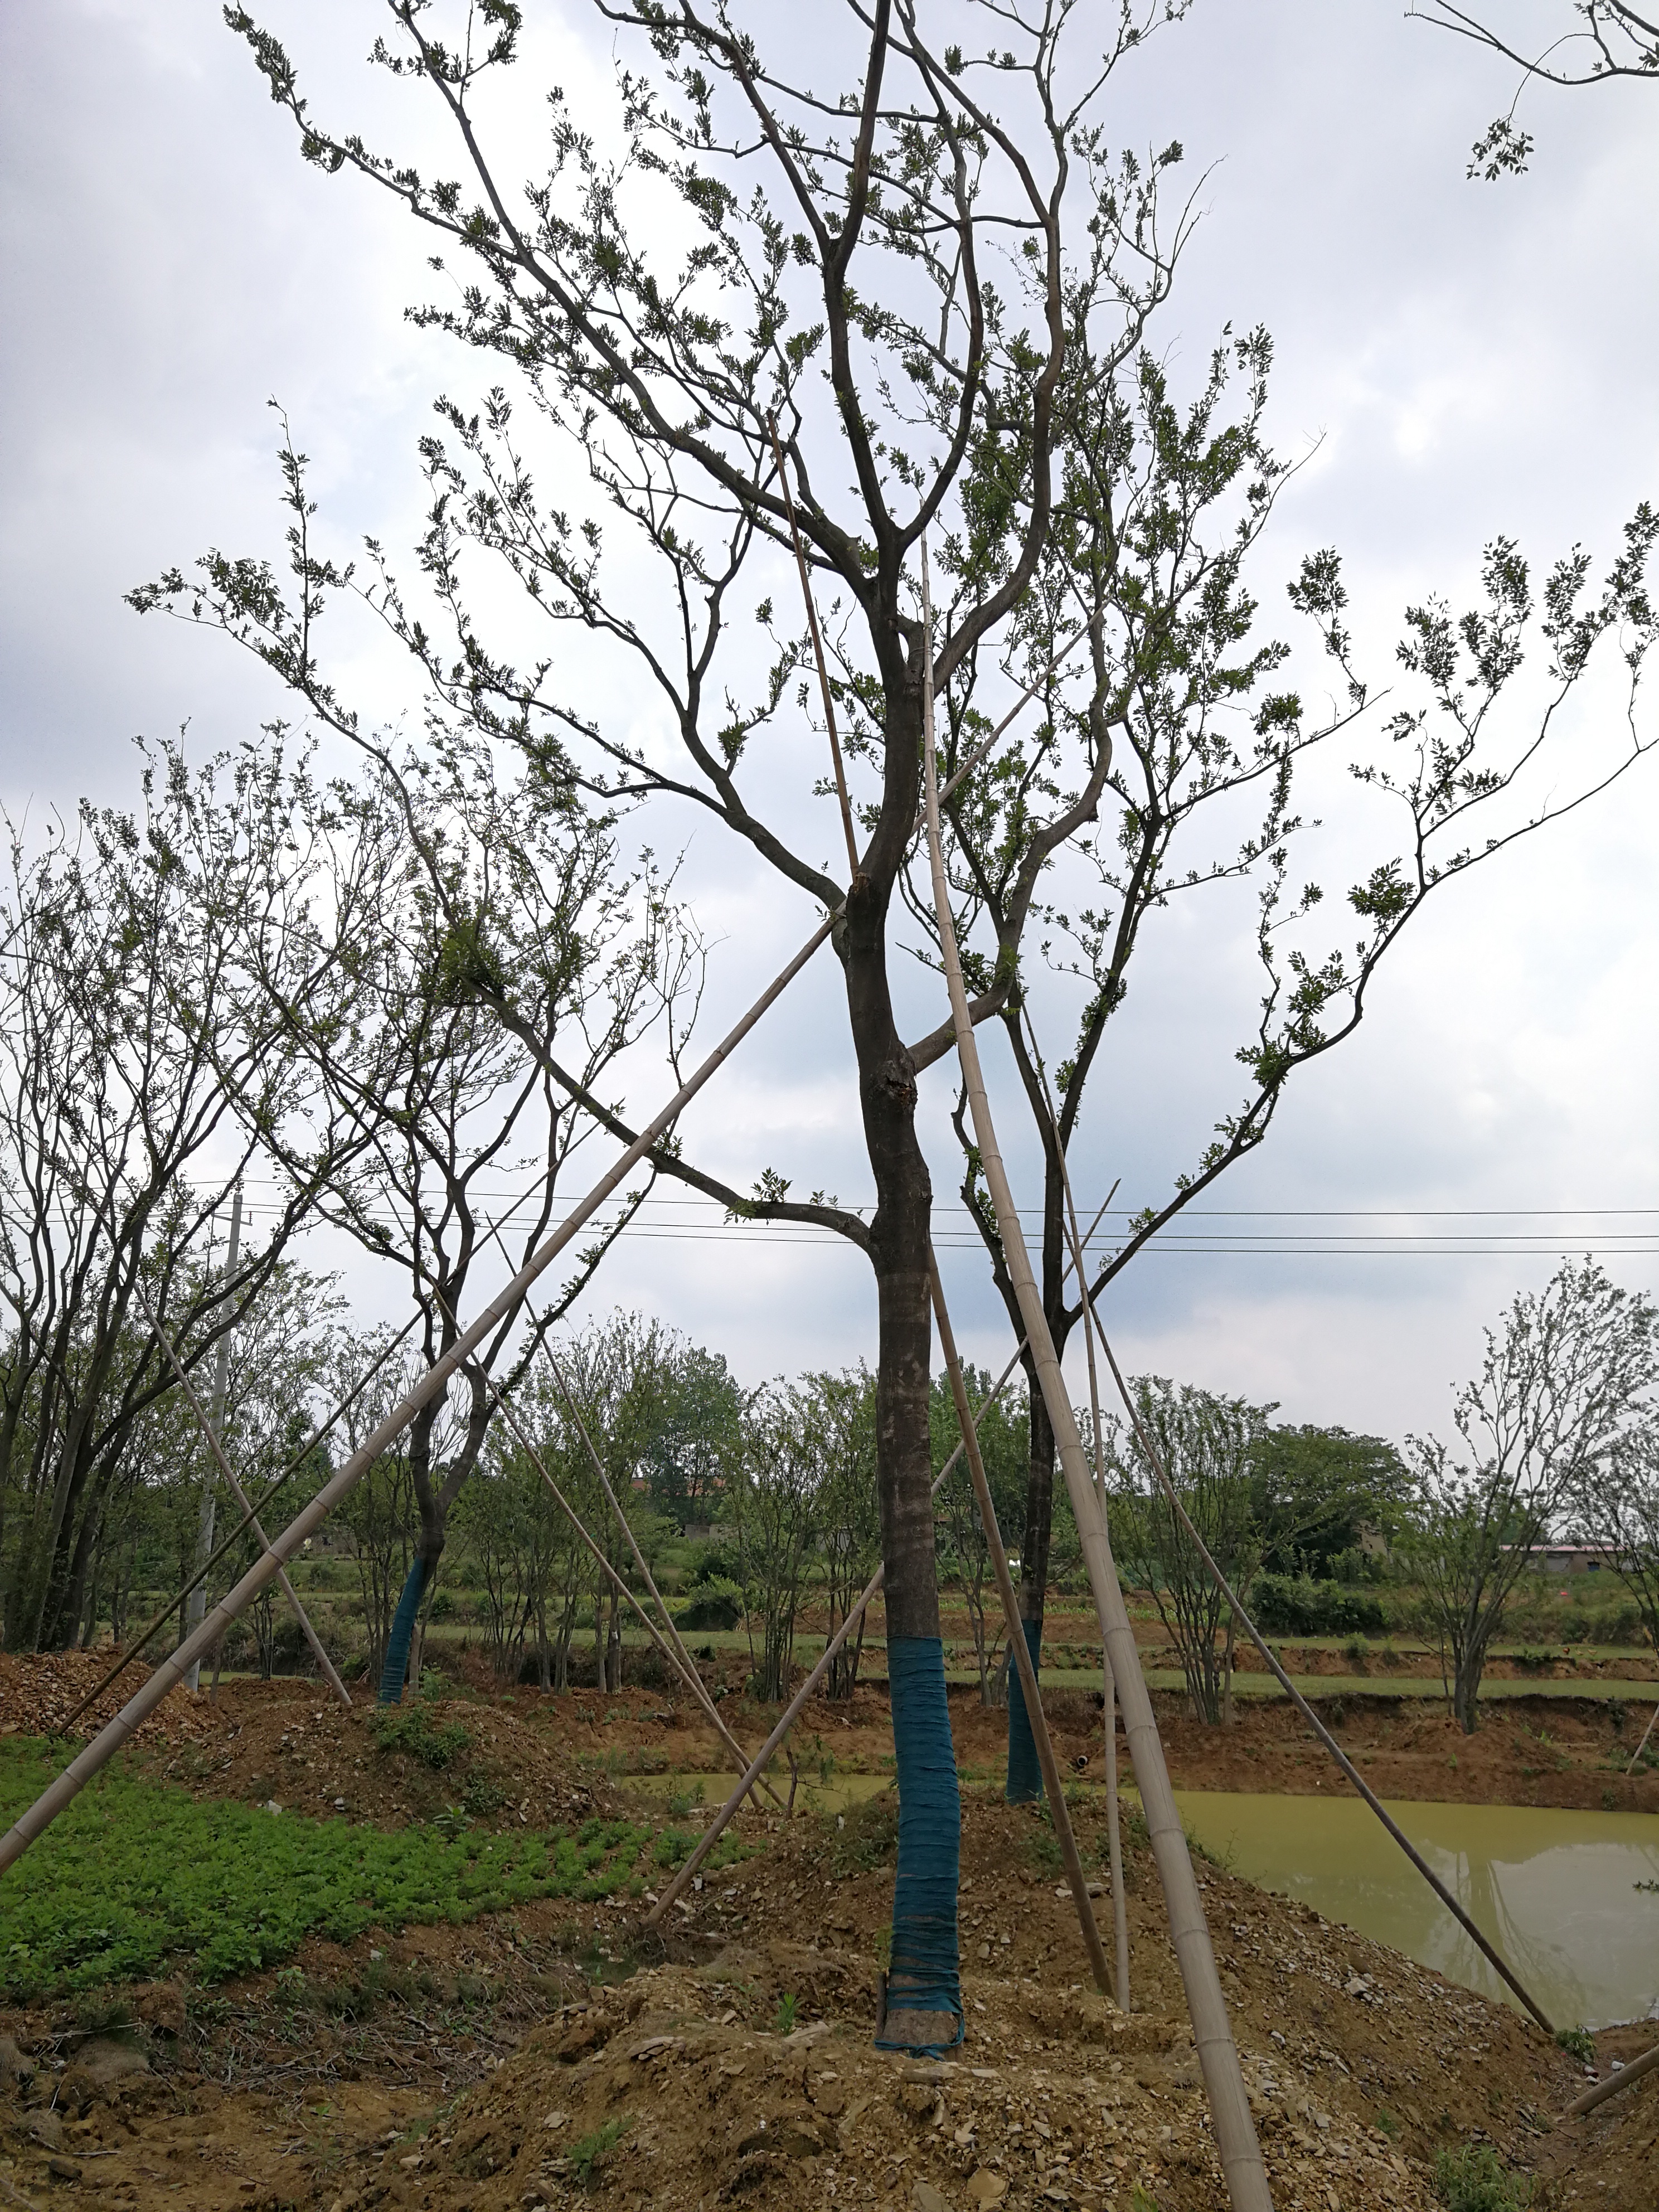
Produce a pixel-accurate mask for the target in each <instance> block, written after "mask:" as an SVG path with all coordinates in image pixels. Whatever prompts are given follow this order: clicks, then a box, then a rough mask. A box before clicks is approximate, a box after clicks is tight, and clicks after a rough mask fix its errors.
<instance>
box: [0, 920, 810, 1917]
mask: <svg viewBox="0 0 1659 2212" xmlns="http://www.w3.org/2000/svg"><path fill="white" fill-rule="evenodd" d="M834 921H835V916H834V915H826V916H825V917H824V919H823V921H821V922H820V923H819V924H818V926H817V928H816V929H815V930H814V931H813V932H812V934H811V936H810V937H809V938H808V939H807V940H806V942H805V945H802V947H801V949H800V951H799V952H797V953H796V955H795V956H794V957H793V959H792V960H791V961H790V962H789V963H788V964H787V966H786V967H785V968H783V969H781V971H780V972H779V974H778V975H775V976H774V978H773V979H772V981H771V982H770V983H769V984H768V985H767V987H766V988H765V990H764V991H763V992H762V993H761V995H760V996H759V998H758V999H757V1000H756V1001H755V1003H754V1005H753V1006H750V1008H749V1010H748V1012H746V1013H745V1014H744V1015H743V1016H742V1017H741V1018H740V1019H739V1020H738V1022H737V1023H736V1024H734V1025H733V1027H732V1029H730V1030H727V1032H726V1036H724V1037H722V1038H721V1040H720V1043H719V1044H717V1045H716V1046H715V1048H714V1051H713V1052H711V1053H710V1054H709V1055H708V1058H707V1059H706V1060H703V1061H702V1064H701V1066H698V1067H697V1068H696V1069H695V1070H694V1071H693V1072H692V1073H691V1074H690V1076H689V1077H688V1078H687V1079H686V1080H685V1081H684V1083H683V1084H682V1085H680V1087H679V1089H678V1091H676V1092H675V1093H674V1096H673V1097H671V1099H670V1100H669V1102H668V1103H667V1104H666V1105H665V1107H663V1108H662V1109H661V1111H660V1112H659V1113H658V1114H656V1115H653V1117H652V1119H651V1121H649V1122H647V1125H646V1127H644V1128H643V1129H641V1132H640V1133H639V1135H638V1136H637V1137H635V1139H634V1141H633V1143H632V1144H631V1145H629V1146H628V1148H627V1150H626V1151H625V1152H623V1153H622V1155H621V1156H620V1158H617V1160H616V1161H615V1162H614V1163H613V1164H612V1165H611V1167H609V1168H608V1169H607V1170H605V1173H604V1175H602V1176H600V1177H599V1181H598V1182H596V1183H595V1184H594V1186H593V1188H592V1190H590V1191H589V1192H588V1194H587V1195H586V1197H585V1198H584V1199H583V1200H581V1201H580V1204H579V1205H578V1206H575V1207H574V1209H573V1210H572V1211H571V1212H569V1213H568V1214H567V1215H566V1217H565V1218H564V1219H563V1221H562V1222H561V1223H560V1225H559V1226H558V1227H557V1229H556V1230H555V1231H553V1233H552V1235H551V1236H550V1237H548V1238H547V1239H546V1240H545V1242H544V1243H542V1244H541V1245H540V1246H539V1247H538V1249H537V1250H536V1251H535V1252H533V1253H532V1255H531V1256H530V1258H529V1259H528V1260H526V1262H525V1264H524V1266H523V1267H520V1269H519V1271H518V1273H516V1274H515V1275H514V1276H513V1278H512V1279H511V1280H510V1281H509V1282H508V1283H507V1285H505V1287H504V1288H503V1289H502V1290H501V1291H498V1292H497V1293H496V1295H495V1297H494V1298H492V1299H491V1300H490V1302H489V1304H488V1305H487V1306H486V1307H485V1308H484V1310H483V1312H482V1313H481V1314H480V1315H479V1316H478V1317H477V1320H476V1321H475V1322H472V1323H471V1326H470V1327H469V1328H466V1329H464V1330H463V1331H462V1333H461V1334H460V1335H459V1337H458V1338H457V1339H456V1340H455V1342H454V1343H453V1345H451V1346H450V1348H449V1350H448V1351H447V1352H445V1353H444V1355H443V1357H442V1358H441V1359H438V1360H435V1362H434V1363H433V1364H432V1365H431V1366H430V1367H429V1368H428V1370H427V1371H426V1373H425V1374H424V1375H422V1376H421V1377H420V1379H419V1381H418V1382H417V1383H416V1385H415V1387H414V1389H412V1390H410V1392H409V1393H408V1394H407V1395H406V1396H404V1398H403V1399H401V1400H400V1401H399V1402H398V1404H397V1405H396V1406H395V1407H393V1408H392V1411H391V1412H390V1413H388V1414H387V1415H386V1419H384V1420H383V1421H381V1422H380V1425H378V1427H376V1428H375V1429H374V1431H373V1433H372V1434H371V1435H369V1436H368V1437H365V1438H364V1440H363V1442H362V1443H361V1444H360V1445H359V1446H358V1448H357V1449H356V1451H355V1452H353V1454H352V1455H351V1457H350V1458H349V1460H348V1461H347V1462H346V1463H345V1465H344V1466H343V1467H342V1468H338V1469H337V1471H336V1473H335V1474H333V1475H332V1476H331V1478H330V1480H328V1481H327V1482H325V1484H324V1485H323V1486H322V1488H321V1489H320V1490H319V1492H317V1495H316V1496H315V1497H314V1498H313V1499H312V1501H311V1503H310V1504H308V1505H307V1506H306V1507H304V1508H303V1509H302V1510H301V1512H299V1513H298V1514H296V1515H295V1518H294V1519H293V1520H292V1521H291V1522H289V1525H288V1527H287V1528H285V1529H284V1530H283V1533H282V1534H281V1535H280V1536H278V1537H277V1538H276V1541H275V1543H274V1544H272V1545H271V1547H270V1549H269V1550H268V1551H266V1552H264V1553H262V1555H261V1556H260V1557H259V1558H258V1559H256V1560H255V1561H254V1563H253V1565H252V1566H251V1567H250V1568H249V1569H248V1571H247V1572H246V1574H245V1575H244V1576H243V1577H242V1578H241V1580H240V1582H239V1583H236V1584H235V1586H234V1589H230V1590H229V1591H228V1592H227V1593H226V1595H224V1596H223V1597H222V1599H221V1600H220V1601H219V1603H218V1604H217V1605H216V1607H214V1608H213V1610H212V1612H211V1613H209V1615H208V1616H207V1619H206V1620H204V1622H203V1623H202V1626H200V1628H198V1629H197V1630H196V1631H194V1632H193V1633H192V1634H191V1635H190V1636H187V1637H186V1638H185V1641H184V1642H183V1643H182V1644H180V1645H179V1648H178V1649H177V1650H175V1651H174V1652H173V1653H172V1654H171V1656H169V1657H168V1658H167V1659H166V1660H164V1661H163V1662H162V1663H161V1665H160V1666H158V1667H157V1668H155V1672H154V1673H153V1674H151V1675H150V1677H149V1680H148V1681H147V1682H145V1684H144V1685H143V1688H142V1689H140V1690H139V1691H138V1692H137V1693H136V1694H135V1695H134V1696H133V1697H131V1698H130V1699H128V1701H127V1703H126V1704H125V1705H124V1706H123V1707H122V1708H121V1710H120V1711H119V1712H118V1713H117V1714H116V1715H115V1717H114V1718H113V1719H112V1720H111V1721H109V1722H108V1723H106V1725H105V1726H104V1727H103V1728H102V1729H100V1730H99V1732H98V1734H97V1735H95V1736H94V1738H93V1740H92V1741H91V1742H90V1743H88V1745H87V1746H86V1747H85V1748H84V1750H82V1753H80V1755H79V1757H78V1758H76V1759H72V1760H71V1761H70V1764H69V1765H68V1766H67V1767H65V1768H64V1771H63V1773H62V1774H60V1775H59V1776H58V1779H57V1780H56V1781H55V1782H54V1783H52V1784H51V1785H50V1786H49V1787H48V1788H47V1789H46V1790H43V1791H42V1792H41V1794H40V1796H39V1797H37V1798H36V1799H35V1801H34V1802H33V1805H31V1806H29V1807H28V1808H27V1810H26V1811H25V1812H23V1813H21V1814H19V1816H18V1818H17V1820H15V1821H14V1823H13V1824H12V1826H11V1827H10V1828H9V1829H8V1831H7V1832H6V1834H5V1835H4V1836H3V1838H0V1874H3V1873H4V1872H5V1870H6V1869H7V1868H8V1867H10V1866H14V1865H15V1863H16V1862H17V1861H18V1860H19V1859H20V1858H21V1857H22V1855H23V1853H24V1852H25V1851H26V1850H27V1849H28V1847H29V1845H30V1844H32V1843H33V1841H34V1840H35V1838H36V1837H38V1836H40V1834H41V1833H42V1832H44V1831H45V1830H46V1828H48V1827H49V1826H51V1825H52V1821H53V1820H56V1818H57V1817H58V1814H59V1813H61V1812H62V1811H63V1809H64V1806H65V1805H68V1804H70V1803H71V1802H73V1801H74V1799H75V1798H76V1796H78V1795H79V1794H80V1792H81V1791H82V1790H83V1789H84V1788H85V1787H86V1785H87V1784H88V1782H90V1781H91V1780H92V1778H93V1777H94V1775H95V1774H97V1773H98V1772H99V1771H100V1770H101V1769H102V1768H103V1767H104V1766H106V1765H107V1764H108V1762H109V1760H110V1759H112V1758H113V1756H114V1755H115V1753H117V1752H118V1750H119V1749H120V1748H121V1746H122V1745H123V1744H124V1743H125V1741H127V1739H128V1737H129V1736H131V1735H132V1733H133V1731H134V1730H135V1729H137V1728H138V1727H139V1726H140V1725H141V1724H142V1723H143V1721H144V1720H145V1719H146V1718H147V1717H149V1714H150V1713H152V1712H154V1711H155V1708H156V1706H157V1705H160V1704H161V1700H162V1699H164V1698H165V1697H166V1696H167V1693H168V1692H169V1691H171V1690H172V1689H173V1688H174V1687H175V1686H176V1685H177V1684H178V1683H179V1680H181V1679H182V1677H183V1675H184V1674H185V1671H186V1669H187V1668H189V1666H190V1665H191V1662H192V1661H194V1660H199V1659H200V1657H201V1656H202V1654H203V1653H204V1652H205V1651H210V1650H212V1648H213V1644H214V1641H215V1639H216V1638H217V1637H219V1636H221V1635H222V1634H223V1632H224V1631H225V1630H226V1629H227V1628H228V1627H229V1626H230V1624H231V1622H232V1621H233V1620H235V1619H236V1618H237V1616H238V1615H239V1614H240V1613H241V1612H242V1610H243V1609H244V1607H246V1606H247V1605H248V1604H249V1603H250V1602H251V1601H252V1599H254V1598H256V1597H257V1596H258V1594H259V1592H260V1591H261V1590H262V1589H264V1587H265V1585H266V1583H269V1582H270V1579H271V1578H272V1577H273V1576H274V1575H275V1574H276V1571H277V1569H278V1568H279V1567H280V1566H281V1565H282V1564H283V1561H284V1560H285V1559H289V1558H291V1557H292V1556H293V1554H294V1553H295V1552H297V1551H298V1550H299V1548H300V1547H301V1544H302V1543H303V1542H304V1541H305V1540H306V1538H307V1536H308V1535H310V1534H311V1533H312V1531H313V1529H314V1528H320V1527H321V1526H322V1524H323V1522H325V1520H326V1519H327V1518H328V1516H329V1515H330V1513H331V1512H332V1510H334V1508H335V1506H336V1505H337V1504H339V1502H340V1500H341V1499H342V1498H344V1497H346V1496H347V1495H348V1494H349V1492H351V1491H352V1490H353V1489H355V1488H356V1485H357V1484H358V1483H359V1482H361V1481H362V1478H363V1476H364V1475H365V1474H368V1470H369V1469H370V1468H372V1467H373V1466H374V1462H375V1461H376V1460H377V1459H379V1458H380V1455H381V1453H382V1452H384V1451H385V1450H386V1449H387V1448H388V1447H389V1446H390V1445H392V1444H393V1443H396V1442H397V1440H398V1437H400V1436H401V1435H402V1434H403V1432H404V1429H405V1428H407V1427H408V1425H409V1424H410V1421H412V1420H413V1419H414V1418H415V1416H416V1413H419V1411H420V1409H421V1407H422V1406H424V1405H427V1404H428V1403H429V1402H430V1401H432V1400H433V1399H434V1398H435V1397H436V1396H437V1395H438V1394H439V1393H440V1391H441V1390H445V1389H447V1388H448V1385H449V1382H450V1378H451V1377H452V1376H453V1375H454V1374H455V1372H456V1370H458V1369H459V1367H461V1366H462V1365H464V1364H465V1362H466V1361H467V1360H468V1359H469V1358H471V1355H472V1353H473V1352H475V1351H476V1350H477V1347H478V1346H479V1345H480V1344H482V1343H483V1340H484V1339H485V1338H486V1337H487V1336H489V1334H491V1333H492V1332H493V1331H494V1330H495V1329H497V1328H500V1326H501V1323H502V1322H504V1321H505V1320H507V1317H508V1316H510V1315H511V1314H513V1312H514V1311H515V1310H517V1307H518V1305H519V1303H520V1300H521V1299H522V1298H523V1297H524V1294H525V1292H526V1291H527V1290H529V1289H530V1287H531V1285H532V1284H533V1283H534V1282H535V1281H536V1280H537V1279H538V1276H540V1275H541V1274H542V1273H544V1271H545V1270H546V1269H547V1268H549V1267H551V1266H552V1264H553V1262H554V1261H555V1260H556V1259H557V1258H558V1256H559V1255H560V1253H561V1252H562V1251H563V1250H564V1249H565V1247H566V1246H567V1245H568V1244H570V1243H573V1242H574V1239H575V1238H576V1237H579V1236H580V1233H581V1231H582V1230H583V1229H584V1228H585V1227H586V1225H587V1223H588V1222H589V1221H590V1220H591V1219H592V1217H593V1215H594V1214H595V1213H596V1212H598V1211H599V1207H600V1206H603V1205H604V1203H605V1200H606V1199H607V1198H609V1197H610V1195H611V1193H612V1191H614V1190H616V1189H617V1188H618V1186H619V1185H620V1184H621V1183H622V1182H623V1181H624V1180H625V1179H626V1178H627V1177H628V1176H629V1175H631V1174H632V1172H633V1170H635V1168H636V1167H637V1166H638V1165H639V1164H640V1162H641V1160H642V1159H643V1158H645V1157H646V1155H647V1152H650V1151H651V1149H652V1147H653V1146H655V1145H657V1144H659V1143H660V1142H661V1140H662V1139H663V1137H664V1136H665V1134H666V1133H667V1132H668V1131H669V1130H670V1129H671V1127H673V1125H674V1123H675V1121H677V1120H678V1117H679V1115H681V1114H682V1113H683V1112H684V1109H685V1108H686V1107H687V1106H688V1105H689V1104H690V1101H691V1100H692V1099H693V1098H695V1097H696V1095H697V1093H698V1092H699V1091H701V1090H702V1087H703V1085H705V1084H706V1083H707V1082H708V1079H709V1078H710V1077H711V1076H712V1075H714V1074H715V1073H717V1072H718V1070H719V1069H720V1066H722V1065H723V1064H724V1062H725V1061H726V1059H727V1058H728V1057H729V1056H730V1054H732V1052H733V1051H735V1049H736V1048H737V1047H738V1045H739V1044H740V1043H741V1042H743V1040H744V1037H746V1036H748V1034H749V1032H750V1030H751V1029H753V1028H754V1026H755V1024H756V1023H757V1021H759V1019H760V1018H761V1016H762V1015H763V1013H764V1012H766V1010H767V1009H768V1007H769V1006H771V1005H772V1004H773V1003H774V1001H775V1000H776V999H777V998H778V997H779V996H780V995H781V993H782V992H784V991H785V990H787V988H788V987H789V985H790V984H791V983H792V982H793V981H794V979H795V977H796V976H797V975H799V973H800V971H801V969H803V968H804V967H805V965H806V963H807V962H808V961H809V960H810V959H811V957H812V955H813V954H814V953H815V952H816V951H817V949H818V947H819V946H820V945H822V944H823V941H824V939H826V938H827V937H828V936H829V932H830V929H831V928H832V927H833V926H834Z"/></svg>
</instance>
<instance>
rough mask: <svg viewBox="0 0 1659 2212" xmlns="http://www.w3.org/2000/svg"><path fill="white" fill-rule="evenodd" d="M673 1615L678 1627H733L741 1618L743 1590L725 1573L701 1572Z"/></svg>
mask: <svg viewBox="0 0 1659 2212" xmlns="http://www.w3.org/2000/svg"><path fill="white" fill-rule="evenodd" d="M674 1618H675V1620H677V1621H678V1624H679V1626H681V1627H682V1628H690V1629H702V1630H703V1631H704V1632H707V1631H708V1630H709V1629H711V1628H720V1629H732V1628H735V1627H736V1626H737V1625H738V1622H739V1621H740V1620H742V1619H743V1591H742V1589H740V1588H739V1587H738V1584H737V1583H734V1582H732V1580H731V1579H730V1578H729V1577H727V1576H725V1575H709V1574H705V1575H704V1576H703V1577H702V1580H701V1581H700V1582H699V1583H697V1585H696V1589H692V1590H690V1592H688V1594H687V1595H686V1600H685V1602H684V1605H683V1606H681V1607H680V1608H679V1611H678V1613H676V1614H675V1616H674Z"/></svg>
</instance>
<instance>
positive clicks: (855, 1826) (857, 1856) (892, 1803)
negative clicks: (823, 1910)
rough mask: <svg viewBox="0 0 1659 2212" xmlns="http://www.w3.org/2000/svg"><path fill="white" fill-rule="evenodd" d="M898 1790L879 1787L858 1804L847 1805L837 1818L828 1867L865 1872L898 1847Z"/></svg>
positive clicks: (842, 1872)
mask: <svg viewBox="0 0 1659 2212" xmlns="http://www.w3.org/2000/svg"><path fill="white" fill-rule="evenodd" d="M898 1821H899V1808H898V1792H897V1791H896V1790H878V1792H877V1793H876V1795H875V1796H873V1797H866V1799H865V1801H864V1802H863V1803H862V1804H861V1805H849V1806H848V1808H847V1810H846V1811H845V1813H843V1814H840V1815H839V1816H838V1817H837V1819H836V1839H835V1842H834V1844H832V1845H831V1847H830V1851H829V1870H830V1872H831V1873H832V1874H836V1875H854V1874H868V1873H869V1872H870V1871H871V1869H872V1868H874V1867H878V1866H880V1865H881V1863H882V1862H883V1861H884V1859H890V1858H891V1857H893V1855H894V1854H895V1853H896V1850H898Z"/></svg>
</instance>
